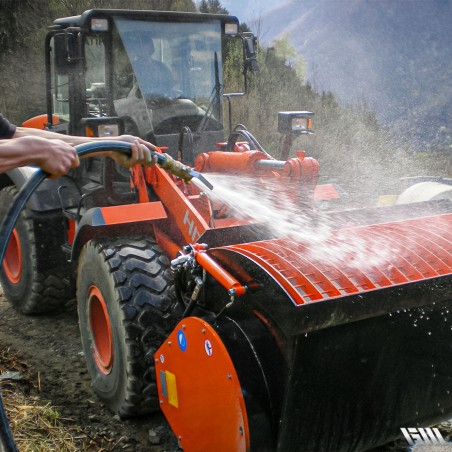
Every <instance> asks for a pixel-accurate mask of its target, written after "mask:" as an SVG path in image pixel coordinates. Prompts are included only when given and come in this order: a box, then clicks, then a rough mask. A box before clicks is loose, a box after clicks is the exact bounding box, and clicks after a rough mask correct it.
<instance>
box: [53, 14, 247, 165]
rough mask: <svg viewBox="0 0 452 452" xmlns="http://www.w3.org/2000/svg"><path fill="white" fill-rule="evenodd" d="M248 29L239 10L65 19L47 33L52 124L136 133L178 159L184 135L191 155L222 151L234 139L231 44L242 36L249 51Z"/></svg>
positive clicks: (71, 129)
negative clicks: (227, 57) (228, 105)
mask: <svg viewBox="0 0 452 452" xmlns="http://www.w3.org/2000/svg"><path fill="white" fill-rule="evenodd" d="M238 26H239V23H238V20H237V18H235V17H233V16H226V15H212V14H194V13H174V12H156V11H125V10H90V11H87V12H85V13H83V14H82V15H80V16H75V17H68V18H63V19H58V20H56V21H55V22H54V25H53V26H52V27H51V30H50V31H49V33H48V35H47V39H46V67H47V113H48V123H49V126H50V128H51V129H52V130H54V131H59V132H62V133H69V134H74V135H93V136H108V135H111V136H114V135H116V134H121V133H127V134H133V135H137V136H140V137H142V138H144V139H147V140H149V141H152V142H154V143H156V144H157V145H158V146H166V147H168V151H167V152H168V153H170V154H172V155H173V156H176V155H177V150H178V147H180V141H181V140H183V139H184V134H190V140H191V142H192V143H193V146H192V147H193V149H195V152H194V155H191V156H190V157H191V158H194V157H195V155H196V153H198V152H201V151H204V150H206V149H214V147H215V143H217V142H219V141H223V140H224V128H223V95H224V94H225V93H224V92H223V80H222V69H223V68H222V66H223V59H224V53H223V47H224V45H227V44H225V42H226V41H227V40H228V39H227V38H232V39H236V40H241V41H242V43H243V49H244V50H243V54H244V55H245V51H246V48H247V41H246V39H244V38H243V37H242V36H240V35H239V33H238ZM245 59H246V58H245V56H244V61H245ZM239 71H240V73H241V74H243V73H244V71H243V70H242V68H240V69H239ZM245 85H246V83H245ZM243 91H245V90H243ZM241 94H243V93H241ZM52 114H53V115H57V117H58V121H54V119H53V118H55V116H53V117H52ZM196 149H199V151H198V152H196ZM191 158H190V159H189V160H191ZM186 163H190V162H189V161H187V162H186Z"/></svg>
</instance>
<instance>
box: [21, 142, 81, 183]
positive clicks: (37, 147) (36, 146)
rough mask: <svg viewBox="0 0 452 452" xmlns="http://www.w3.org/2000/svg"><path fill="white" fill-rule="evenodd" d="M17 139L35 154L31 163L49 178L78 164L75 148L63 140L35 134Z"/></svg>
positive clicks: (58, 175)
mask: <svg viewBox="0 0 452 452" xmlns="http://www.w3.org/2000/svg"><path fill="white" fill-rule="evenodd" d="M19 140H21V141H22V145H25V146H27V147H28V149H29V150H30V151H31V152H33V153H35V154H36V155H37V158H36V159H35V160H34V162H33V163H34V164H35V165H37V166H39V167H40V168H41V169H42V170H44V171H46V172H47V173H49V174H50V175H51V177H50V179H57V178H58V177H60V176H63V175H64V174H66V173H67V172H68V171H69V170H70V169H71V168H77V167H78V166H79V165H80V160H79V158H78V155H77V152H76V150H75V149H74V147H73V146H71V145H70V144H68V143H65V142H64V141H61V140H48V139H47V138H42V137H36V136H29V137H22V138H19Z"/></svg>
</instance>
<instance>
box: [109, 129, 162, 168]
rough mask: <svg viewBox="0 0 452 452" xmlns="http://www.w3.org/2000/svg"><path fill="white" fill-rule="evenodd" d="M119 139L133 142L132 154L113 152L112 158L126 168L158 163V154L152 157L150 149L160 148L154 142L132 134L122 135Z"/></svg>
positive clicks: (156, 149)
mask: <svg viewBox="0 0 452 452" xmlns="http://www.w3.org/2000/svg"><path fill="white" fill-rule="evenodd" d="M117 140H119V141H125V142H127V143H132V146H131V151H132V154H131V155H130V156H128V155H125V154H122V153H121V152H112V155H111V158H112V159H113V160H114V161H115V162H116V163H119V164H120V165H122V166H125V167H126V168H132V167H133V166H135V165H137V164H140V165H144V166H147V167H149V166H152V165H155V164H156V163H157V156H154V157H152V156H151V152H150V150H152V151H158V148H157V147H156V146H154V145H153V144H152V143H149V142H148V141H145V140H143V139H141V138H137V137H134V136H132V135H121V136H120V137H118V138H117Z"/></svg>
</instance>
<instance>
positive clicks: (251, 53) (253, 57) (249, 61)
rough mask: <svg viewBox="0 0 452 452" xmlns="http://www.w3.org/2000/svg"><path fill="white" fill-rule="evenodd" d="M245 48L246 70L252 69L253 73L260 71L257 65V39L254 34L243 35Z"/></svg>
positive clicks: (246, 33)
mask: <svg viewBox="0 0 452 452" xmlns="http://www.w3.org/2000/svg"><path fill="white" fill-rule="evenodd" d="M242 36H243V47H244V51H245V66H246V69H250V70H251V71H253V72H258V71H259V65H258V64H257V54H256V53H257V52H256V47H257V38H256V37H255V36H254V35H253V33H251V32H249V31H247V32H244V33H242Z"/></svg>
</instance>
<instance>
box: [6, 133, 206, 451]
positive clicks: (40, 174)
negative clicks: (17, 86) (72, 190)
mask: <svg viewBox="0 0 452 452" xmlns="http://www.w3.org/2000/svg"><path fill="white" fill-rule="evenodd" d="M75 149H76V151H77V154H78V156H79V157H83V156H86V155H88V154H96V153H99V152H104V151H106V150H109V151H117V152H122V153H124V154H126V155H130V154H131V144H130V143H126V142H124V141H107V140H105V141H97V142H96V141H91V142H88V143H84V144H80V145H77V146H75ZM151 156H152V157H154V156H156V157H157V164H158V165H159V166H161V167H162V168H164V169H166V170H168V171H170V172H171V173H173V174H174V175H176V176H178V177H180V178H181V179H184V180H185V181H187V182H188V181H189V180H190V179H192V178H193V177H197V178H199V179H201V181H202V182H203V183H204V185H206V186H207V187H208V188H210V189H213V186H212V185H211V184H210V183H209V182H208V181H207V180H206V179H205V178H204V177H203V176H202V174H199V173H198V172H197V171H195V170H193V169H192V168H190V167H189V166H186V165H183V164H182V163H180V162H178V161H176V160H174V159H173V158H171V157H170V156H169V155H167V154H160V153H158V152H154V151H151ZM48 176H49V173H47V172H45V171H43V170H38V171H37V172H36V173H35V174H33V176H32V177H31V178H30V179H29V180H28V182H27V183H26V184H25V185H24V186H23V187H22V188H21V190H20V191H19V193H18V194H17V196H16V197H15V198H14V200H13V202H12V204H11V206H10V208H9V209H8V212H7V213H6V216H5V219H4V221H3V223H2V225H1V227H0V269H1V267H2V263H3V258H4V256H5V252H6V248H7V245H8V241H9V238H10V236H11V234H12V231H13V229H14V226H15V224H16V221H17V219H18V218H19V215H20V212H21V211H22V209H23V208H24V207H25V205H26V204H27V201H28V200H29V199H30V196H31V195H32V194H33V193H34V191H35V190H36V189H37V188H38V187H39V185H40V184H41V183H42V182H43V181H44V180H45V179H46V178H47V177H48ZM2 447H3V449H2ZM0 451H1V452H17V447H16V445H15V442H14V438H13V435H12V433H11V430H10V428H9V424H8V419H7V417H6V413H5V409H4V406H3V403H2V399H1V396H0Z"/></svg>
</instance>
